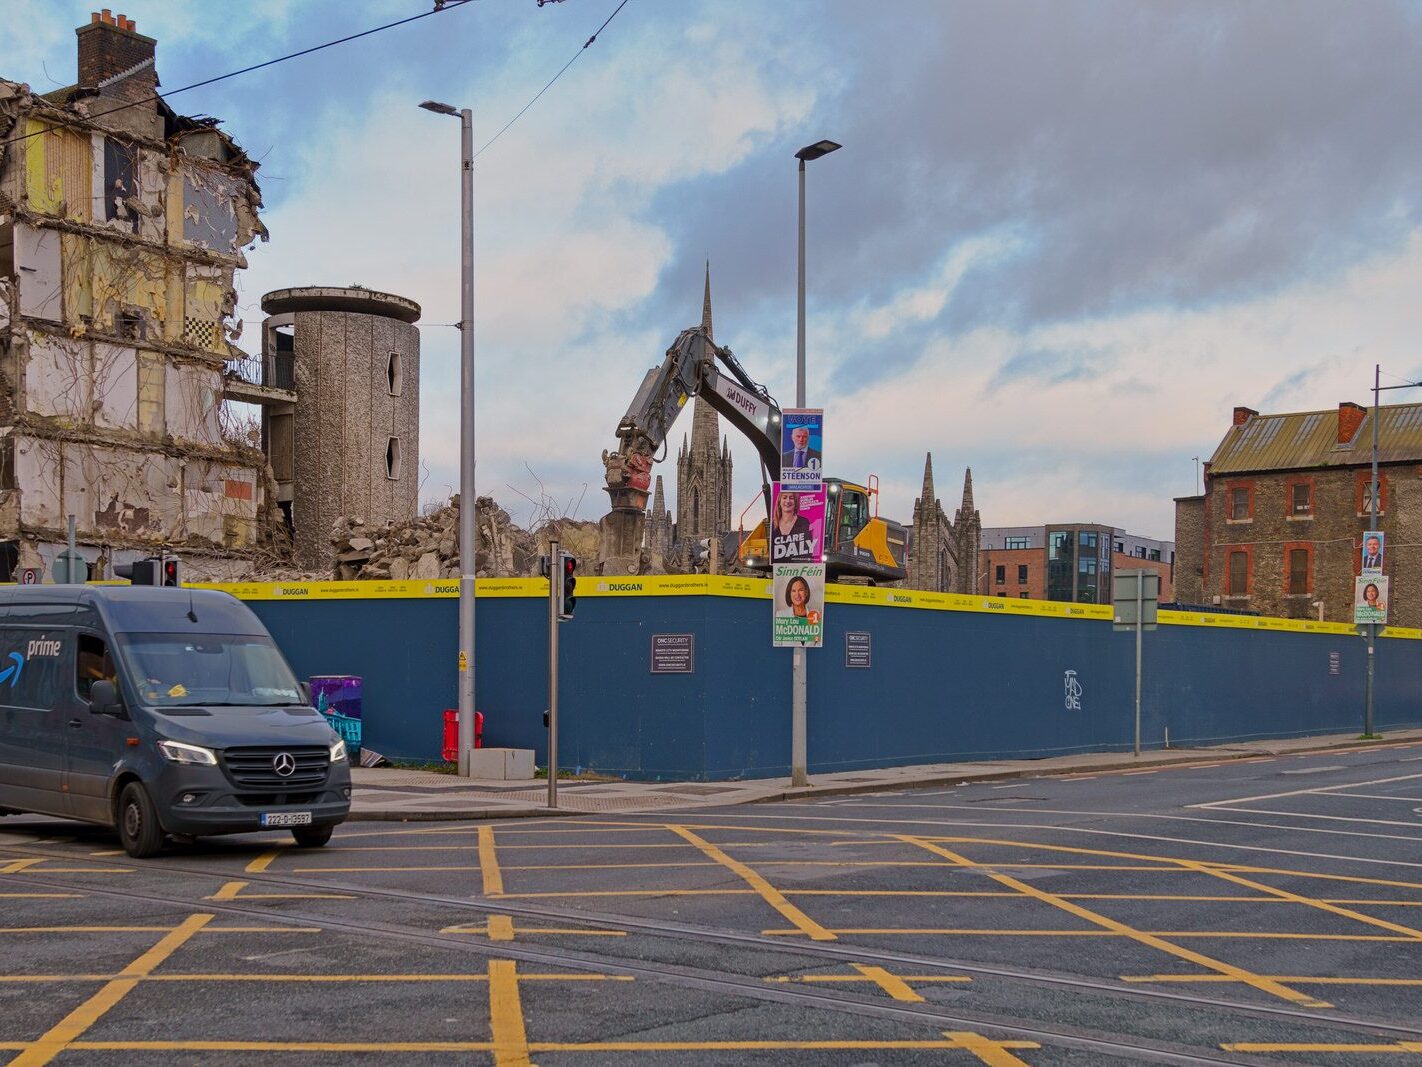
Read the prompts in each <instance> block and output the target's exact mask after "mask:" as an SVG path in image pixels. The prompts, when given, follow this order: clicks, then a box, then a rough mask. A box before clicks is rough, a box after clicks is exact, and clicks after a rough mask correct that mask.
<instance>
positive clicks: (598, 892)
mask: <svg viewBox="0 0 1422 1067" xmlns="http://www.w3.org/2000/svg"><path fill="white" fill-rule="evenodd" d="M750 896H755V890H754V889H558V890H554V891H553V892H551V893H505V894H504V895H503V898H504V899H505V900H528V899H531V898H534V897H750Z"/></svg>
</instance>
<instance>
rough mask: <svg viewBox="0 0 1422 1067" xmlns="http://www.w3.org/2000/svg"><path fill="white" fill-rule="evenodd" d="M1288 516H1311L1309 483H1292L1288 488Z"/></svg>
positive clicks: (1311, 504)
mask: <svg viewBox="0 0 1422 1067" xmlns="http://www.w3.org/2000/svg"><path fill="white" fill-rule="evenodd" d="M1289 514H1290V515H1312V514H1313V485H1312V484H1311V483H1309V482H1293V483H1292V484H1291V485H1290V486H1289Z"/></svg>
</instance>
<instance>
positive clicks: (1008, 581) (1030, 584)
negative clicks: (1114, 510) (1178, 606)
mask: <svg viewBox="0 0 1422 1067" xmlns="http://www.w3.org/2000/svg"><path fill="white" fill-rule="evenodd" d="M982 543H983V548H982V550H981V551H980V552H979V553H978V580H977V591H978V592H979V593H982V594H983V595H985V596H995V597H1020V598H1021V599H1023V600H1066V601H1071V602H1073V603H1078V604H1109V603H1110V602H1111V575H1112V574H1113V573H1114V572H1115V571H1119V570H1128V569H1132V568H1140V567H1152V568H1154V569H1155V570H1157V571H1159V573H1160V599H1161V600H1164V601H1169V600H1172V599H1174V595H1175V587H1174V569H1175V568H1174V563H1175V546H1174V544H1172V543H1171V542H1170V541H1157V540H1155V539H1154V538H1150V537H1142V536H1140V535H1138V534H1130V533H1127V532H1126V531H1125V530H1122V529H1119V528H1118V527H1115V526H1103V525H1100V524H1095V523H1057V524H1053V525H1048V526H997V527H990V528H988V529H986V530H984V531H983V534H982Z"/></svg>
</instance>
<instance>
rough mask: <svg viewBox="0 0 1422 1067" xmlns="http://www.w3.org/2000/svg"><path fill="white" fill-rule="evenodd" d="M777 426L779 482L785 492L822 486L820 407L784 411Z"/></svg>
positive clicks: (822, 411)
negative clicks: (786, 490) (778, 437)
mask: <svg viewBox="0 0 1422 1067" xmlns="http://www.w3.org/2000/svg"><path fill="white" fill-rule="evenodd" d="M783 415H784V418H783V419H782V421H781V423H780V483H781V484H782V485H783V486H785V487H786V488H787V489H819V488H820V486H821V485H822V484H823V483H822V481H821V479H822V477H823V471H822V469H821V468H822V466H823V451H824V428H825V427H824V424H825V413H824V409H823V408H786V409H785V411H784V412H783Z"/></svg>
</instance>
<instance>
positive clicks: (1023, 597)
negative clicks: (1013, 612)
mask: <svg viewBox="0 0 1422 1067" xmlns="http://www.w3.org/2000/svg"><path fill="white" fill-rule="evenodd" d="M1017 599H1018V600H1031V599H1032V594H1031V593H1018V594H1017Z"/></svg>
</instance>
